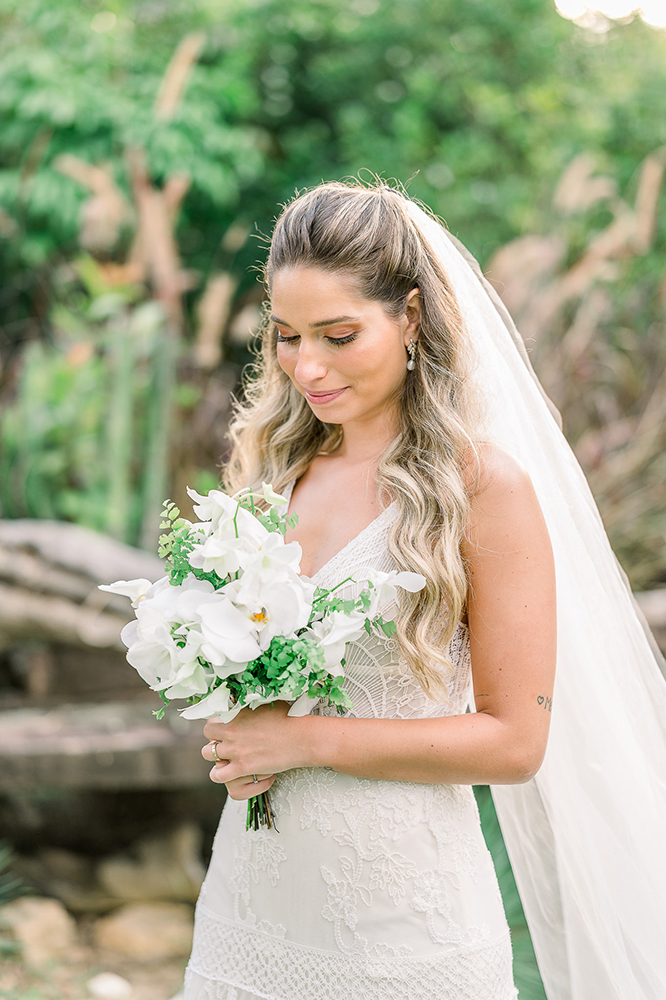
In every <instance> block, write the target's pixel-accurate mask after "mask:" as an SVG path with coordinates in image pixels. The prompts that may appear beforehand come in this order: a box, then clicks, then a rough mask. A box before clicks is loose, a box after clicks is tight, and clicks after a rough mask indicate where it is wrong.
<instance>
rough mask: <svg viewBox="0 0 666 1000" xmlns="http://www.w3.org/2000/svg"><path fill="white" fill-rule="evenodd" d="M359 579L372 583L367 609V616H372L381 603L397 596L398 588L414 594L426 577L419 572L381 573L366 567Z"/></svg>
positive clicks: (423, 585)
mask: <svg viewBox="0 0 666 1000" xmlns="http://www.w3.org/2000/svg"><path fill="white" fill-rule="evenodd" d="M359 579H362V580H366V581H367V582H368V583H370V584H372V587H371V588H370V608H369V609H368V611H367V615H368V617H369V618H374V616H375V615H376V614H377V613H378V611H379V609H380V608H381V607H382V605H384V604H387V603H388V602H389V601H394V600H395V599H396V598H397V596H398V588H399V587H400V588H401V589H402V590H408V591H409V592H410V593H412V594H415V593H416V592H417V591H419V590H423V588H424V587H425V585H426V578H425V577H424V576H421V574H420V573H410V572H408V571H406V570H402V571H398V570H393V571H392V572H390V573H383V572H381V571H380V570H377V569H366V570H364V571H363V574H362V576H361V575H360V574H359Z"/></svg>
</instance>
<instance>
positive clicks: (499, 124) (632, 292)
mask: <svg viewBox="0 0 666 1000" xmlns="http://www.w3.org/2000/svg"><path fill="white" fill-rule="evenodd" d="M631 8H632V2H631V0H629V2H624V0H598V2H597V3H592V0H591V2H590V6H589V7H587V6H586V5H585V4H583V3H581V2H579V0H559V10H558V8H557V7H556V6H555V3H554V2H553V0H466V2H465V3H459V2H454V0H382V2H381V3H380V2H379V0H235V2H233V3H232V2H230V0H188V2H182V0H134V2H130V0H113V2H107V0H0V275H1V278H0V841H1V846H0V868H1V869H2V872H3V873H2V874H0V904H2V905H0V957H2V956H4V959H5V961H4V964H3V966H2V971H0V996H2V997H6V998H8V1000H19V998H21V1000H23V998H26V997H30V998H34V1000H60V998H63V1000H78V998H82V1000H87V998H92V997H98V998H100V1000H104V998H105V997H106V998H107V1000H114V998H115V1000H123V998H125V1000H131V998H135V1000H169V998H170V997H172V996H174V995H176V994H177V992H178V989H179V985H180V982H181V979H182V968H183V965H184V956H185V955H186V953H187V948H188V934H189V933H190V928H191V906H192V902H193V900H194V899H195V898H196V893H197V889H198V885H199V883H200V879H201V875H202V871H203V867H202V866H203V865H204V864H205V861H206V859H207V855H208V852H209V850H210V844H211V840H212V835H213V833H214V829H215V825H216V822H217V819H218V817H219V812H220V808H221V804H222V798H221V793H220V789H218V788H217V787H214V788H212V787H209V786H210V782H208V779H207V768H206V766H205V764H204V763H203V762H202V761H201V760H200V758H199V747H200V745H201V736H200V727H198V726H194V727H193V726H191V725H183V724H182V722H180V721H179V720H178V719H177V718H175V719H170V720H169V719H165V720H164V721H163V722H161V723H157V722H155V721H154V720H153V719H152V716H151V709H152V708H153V707H154V705H153V702H152V700H151V696H150V694H149V693H147V692H146V691H144V690H143V685H142V683H141V682H140V681H138V679H137V678H136V676H135V675H134V673H133V671H132V670H131V668H129V667H128V666H127V665H126V664H125V663H124V660H123V655H122V646H121V644H120V642H119V638H118V632H119V627H120V625H121V624H122V623H123V622H124V621H125V620H126V619H127V618H128V617H129V607H128V604H127V602H124V600H123V599H120V598H118V599H116V598H111V597H109V596H108V595H104V596H103V595H101V594H100V592H99V591H97V589H96V586H97V584H98V583H100V582H108V581H109V580H113V579H118V578H122V577H125V578H131V577H136V576H150V575H151V574H153V575H157V574H158V573H159V565H158V564H157V563H156V557H155V556H154V555H153V554H152V553H154V551H155V543H156V537H157V533H158V520H159V510H160V507H161V503H162V500H163V499H164V498H165V497H167V496H169V497H171V498H173V499H174V500H175V501H176V502H177V503H178V504H179V505H180V506H181V507H182V509H183V511H184V512H187V511H188V501H187V497H186V494H185V486H186V485H190V486H193V487H195V488H196V489H198V490H207V489H210V488H211V487H213V486H215V485H216V484H217V481H218V466H219V464H220V462H221V460H222V459H223V457H224V453H225V448H226V441H225V432H226V426H227V422H228V416H229V412H230V403H231V397H232V395H233V394H234V393H238V392H239V391H240V385H241V378H242V372H243V368H244V366H245V365H247V364H248V362H250V361H251V357H252V353H251V352H252V343H253V336H254V333H255V331H256V329H257V325H258V322H259V318H260V311H261V305H262V289H261V285H260V283H259V280H258V270H257V265H258V263H260V262H261V260H262V259H263V256H264V253H265V246H266V237H267V235H269V234H270V231H271V227H272V221H273V219H274V217H275V215H276V213H277V211H278V210H279V206H280V204H281V203H283V202H285V201H286V200H288V199H289V198H290V197H292V196H293V194H294V193H295V191H296V190H302V189H303V188H306V187H307V186H309V185H312V184H315V183H317V182H319V181H321V180H329V179H337V178H341V177H345V176H358V175H360V176H362V177H367V178H369V177H371V176H372V175H373V174H376V175H379V176H381V177H384V178H386V179H392V178H395V179H397V180H398V181H399V182H401V183H403V184H405V185H406V186H407V188H408V191H409V193H410V194H411V195H412V196H414V197H417V198H420V199H422V200H423V201H425V202H427V203H428V204H429V205H431V206H432V208H433V209H434V210H435V211H436V212H437V213H438V214H439V215H440V216H441V217H442V218H443V219H444V220H445V221H446V223H447V224H448V226H449V227H450V229H451V230H452V232H453V233H455V234H456V235H457V236H459V238H460V239H462V240H463V242H465V243H466V244H467V246H468V247H469V248H470V250H471V251H472V252H473V253H474V254H475V255H476V256H477V257H478V259H479V261H480V262H481V264H482V266H483V268H484V270H485V271H486V273H487V274H488V276H489V278H490V279H491V280H492V281H493V282H494V284H495V286H496V288H497V289H498V291H499V293H500V294H501V295H502V297H503V298H504V300H505V302H506V304H507V305H508V307H509V309H510V310H511V312H512V314H513V315H514V318H515V319H516V321H517V323H518V325H519V328H520V329H521V332H522V334H523V336H524V338H525V340H526V344H527V347H528V350H529V351H530V355H531V358H532V361H533V364H534V366H535V368H536V370H537V372H538V374H539V376H540V378H541V380H542V382H543V383H544V386H545V388H546V390H547V392H548V393H549V394H550V395H551V397H552V398H553V400H554V401H555V403H556V405H557V406H558V407H559V408H560V410H561V412H562V416H563V421H564V429H565V433H566V434H567V437H568V439H569V441H570V443H571V444H572V446H573V448H574V450H575V452H576V454H577V456H578V458H579V460H580V462H581V464H582V465H583V468H584V469H585V472H586V474H587V476H588V478H589V481H590V483H591V486H592V489H593V491H594V493H595V496H596V498H597V501H598V503H599V507H600V510H601V513H602V516H603V518H604V521H605V524H606V527H607V529H608V532H609V534H610V537H611V541H612V543H613V546H614V548H615V550H616V552H617V553H618V556H619V558H620V561H621V562H622V565H623V566H624V569H625V570H626V572H627V574H628V577H629V579H630V582H631V584H632V586H633V588H634V590H635V591H637V592H638V593H639V597H640V601H641V603H642V606H643V608H644V610H645V613H646V615H647V617H648V619H649V621H650V622H651V624H652V625H653V628H654V630H655V634H656V636H657V639H658V641H660V642H661V643H662V645H666V600H665V598H666V420H665V417H666V336H665V335H666V204H665V199H664V198H663V197H662V187H663V175H664V169H665V167H666V0H649V2H648V0H646V3H645V4H644V6H643V9H642V13H641V12H639V11H632V9H631ZM478 798H479V804H480V808H481V812H482V817H483V822H484V830H485V832H486V836H487V839H488V841H489V843H490V845H491V848H492V850H493V853H494V855H495V859H496V864H497V866H498V870H499V874H500V879H501V883H502V889H503V893H504V897H505V902H506V905H507V910H508V913H509V917H510V922H511V924H512V927H513V931H514V944H515V950H516V976H517V982H518V985H519V986H520V996H521V1000H541V998H542V997H543V996H544V994H543V988H542V986H541V984H540V979H539V975H538V970H537V968H536V965H535V962H534V957H533V953H532V950H531V944H530V941H529V934H528V932H527V929H526V927H525V923H524V918H523V916H522V911H521V909H520V903H519V900H518V897H517V894H516V892H515V886H514V885H513V882H512V878H511V872H510V866H509V864H508V861H507V859H506V855H505V853H504V850H503V844H502V840H501V835H500V833H499V829H498V827H497V823H496V819H495V816H494V812H493V810H492V803H491V800H490V797H489V794H488V792H487V790H486V789H478ZM100 976H101V978H100ZM105 976H106V978H104V977H105ZM114 976H115V977H116V978H115V979H114V978H113V977H114ZM114 990H115V993H114ZM123 991H124V992H123Z"/></svg>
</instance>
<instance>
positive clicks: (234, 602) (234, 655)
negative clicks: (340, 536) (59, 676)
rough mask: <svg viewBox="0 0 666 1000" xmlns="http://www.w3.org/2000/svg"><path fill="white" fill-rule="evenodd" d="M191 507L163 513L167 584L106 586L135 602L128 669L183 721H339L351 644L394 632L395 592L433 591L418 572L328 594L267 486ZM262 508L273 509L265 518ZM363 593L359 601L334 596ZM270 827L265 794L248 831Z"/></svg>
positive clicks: (362, 576) (251, 804)
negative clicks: (280, 704) (334, 717)
mask: <svg viewBox="0 0 666 1000" xmlns="http://www.w3.org/2000/svg"><path fill="white" fill-rule="evenodd" d="M188 493H189V495H190V497H191V498H192V499H193V500H194V501H195V506H194V513H195V515H196V516H197V517H198V518H199V520H198V521H196V522H194V523H193V522H191V521H188V520H186V519H185V518H183V517H181V516H180V511H179V510H178V508H177V507H176V506H175V504H173V503H172V502H171V501H166V502H165V504H164V508H163V520H162V523H161V528H162V529H165V530H164V534H162V535H161V536H160V540H159V543H160V544H159V555H160V556H161V557H162V558H164V559H165V560H166V575H165V576H164V577H162V578H161V579H160V580H157V582H155V583H150V581H149V580H129V581H127V580H120V581H118V582H117V583H113V584H110V585H108V586H102V587H100V590H106V591H109V592H111V593H115V594H123V595H125V596H127V597H129V598H130V600H131V601H132V607H133V608H134V612H135V616H136V619H135V621H132V622H130V623H129V624H128V625H126V626H125V627H124V629H123V630H122V633H121V638H122V640H123V642H124V643H125V645H126V646H127V659H128V661H129V663H130V664H131V665H132V666H133V667H134V668H135V669H136V670H137V671H138V673H139V674H140V676H141V677H142V678H143V680H144V681H145V682H146V683H147V684H148V685H149V686H150V688H152V690H153V691H156V692H157V693H158V694H159V695H160V697H161V698H162V700H163V701H164V703H165V704H164V705H163V706H162V708H161V709H160V710H159V711H158V712H155V713H154V714H155V715H156V716H157V717H158V718H162V716H163V715H164V711H165V707H166V705H168V704H169V703H170V702H171V701H178V700H185V701H186V702H187V705H186V707H184V708H183V709H181V715H183V716H184V717H185V718H186V719H208V718H211V717H217V718H218V719H219V720H220V721H221V722H230V721H231V720H232V719H233V718H235V716H236V715H237V714H238V712H240V711H241V709H242V708H250V709H254V708H257V706H259V705H264V704H269V703H271V702H274V701H278V700H280V701H288V702H292V704H291V707H290V709H289V715H291V716H299V715H306V714H308V713H309V712H310V711H311V710H312V708H313V707H314V706H315V705H316V704H317V703H318V702H319V701H320V700H322V699H323V700H324V701H325V702H326V703H327V704H328V705H332V706H334V707H335V708H336V709H337V710H338V711H339V712H344V711H345V710H346V709H349V708H351V707H352V705H351V702H350V700H349V697H348V695H347V694H346V692H345V690H344V662H345V661H344V652H345V645H346V643H347V642H349V641H350V640H352V639H355V638H358V637H359V636H361V635H362V634H363V632H364V631H365V632H368V633H370V634H372V633H373V631H379V632H380V633H383V634H385V635H387V636H390V635H393V634H394V633H395V623H394V622H392V621H385V620H384V619H383V618H382V616H381V614H380V613H379V607H380V605H381V604H382V603H383V602H385V601H387V600H389V599H391V598H393V597H395V595H396V593H397V591H396V588H397V587H402V588H404V589H406V590H410V591H412V592H416V591H418V590H421V589H422V587H424V586H425V578H424V577H422V576H420V575H419V574H417V573H407V572H393V573H381V572H378V571H375V570H371V569H367V570H364V571H362V572H361V573H359V574H355V576H354V577H347V578H345V579H344V580H341V581H340V582H339V583H337V584H336V585H335V586H334V587H332V588H330V589H326V588H322V587H317V586H315V584H314V583H313V582H312V581H311V580H310V579H308V577H306V576H302V575H301V573H300V569H299V563H300V560H301V554H302V553H301V547H300V545H299V544H298V542H286V541H285V537H284V536H285V533H286V530H287V527H294V526H295V524H296V523H297V520H298V518H297V516H296V515H295V514H294V515H292V516H291V517H288V516H287V500H286V499H285V498H284V497H283V496H280V495H279V494H277V493H275V492H274V491H273V488H272V486H271V485H270V484H267V483H264V484H263V485H262V490H261V492H260V493H259V492H253V491H252V490H249V489H246V490H241V491H240V492H239V493H237V494H235V495H234V496H228V495H227V494H226V493H223V492H222V491H221V490H211V491H210V492H209V493H208V495H207V496H201V495H200V494H198V493H196V492H195V491H194V490H190V489H188ZM258 502H260V503H261V504H262V506H263V508H265V509H260V508H259V507H257V503H258ZM353 582H356V583H364V584H365V586H363V588H362V589H361V590H360V592H359V593H358V596H356V597H354V598H345V597H343V596H341V595H340V594H339V593H338V592H339V591H340V589H341V588H342V587H343V586H344V585H345V584H349V583H353ZM260 825H264V826H269V827H270V826H272V825H273V819H272V813H271V809H270V801H269V798H268V794H267V793H266V792H264V793H263V794H262V795H258V796H254V798H251V799H250V800H249V801H248V817H247V827H248V828H249V827H250V826H251V827H252V828H253V829H255V830H256V829H258V828H259V826H260Z"/></svg>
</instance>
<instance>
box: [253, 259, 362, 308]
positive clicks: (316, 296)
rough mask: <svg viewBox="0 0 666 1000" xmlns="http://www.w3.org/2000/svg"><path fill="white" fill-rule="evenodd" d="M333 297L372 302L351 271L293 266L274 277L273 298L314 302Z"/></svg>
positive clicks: (282, 269)
mask: <svg viewBox="0 0 666 1000" xmlns="http://www.w3.org/2000/svg"><path fill="white" fill-rule="evenodd" d="M331 298H336V299H348V300H349V301H354V302H355V303H356V304H361V303H363V302H369V301H370V300H369V299H366V298H365V297H364V296H363V295H362V293H361V290H360V287H359V283H358V281H357V279H356V278H355V277H354V275H352V274H348V273H344V272H340V271H328V270H325V269H324V268H321V267H305V266H294V267H284V268H281V269H280V270H279V271H277V272H276V274H275V275H274V276H273V283H272V287H271V300H272V302H273V303H275V302H276V300H281V301H285V302H286V301H303V300H304V299H309V300H312V301H316V300H321V299H326V300H327V301H330V299H331Z"/></svg>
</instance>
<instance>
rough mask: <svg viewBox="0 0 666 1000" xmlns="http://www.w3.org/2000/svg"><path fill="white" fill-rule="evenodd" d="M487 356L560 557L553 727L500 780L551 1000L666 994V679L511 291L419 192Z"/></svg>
mask: <svg viewBox="0 0 666 1000" xmlns="http://www.w3.org/2000/svg"><path fill="white" fill-rule="evenodd" d="M409 212H410V215H411V217H412V220H413V222H414V225H415V226H416V227H417V229H418V230H419V231H420V233H421V235H422V237H423V240H424V242H425V243H426V244H428V245H429V246H430V248H431V250H432V252H433V255H434V256H435V257H436V258H437V259H438V260H439V261H440V264H441V266H442V268H443V270H444V272H445V273H446V274H447V276H448V278H449V281H450V283H451V286H452V288H453V291H454V293H455V295H456V297H457V300H458V304H459V306H460V311H461V314H462V317H463V321H464V324H465V327H466V330H467V333H468V336H469V337H470V339H471V341H472V345H473V348H474V353H475V355H476V367H475V375H474V377H475V379H476V380H478V384H479V385H480V387H481V389H482V392H483V397H484V400H485V403H486V415H487V426H486V427H485V428H484V434H485V436H486V437H487V438H488V439H489V440H492V441H494V442H495V443H497V444H498V445H499V446H500V447H502V448H504V449H505V450H506V451H507V452H509V453H510V454H512V455H513V456H514V457H515V458H516V459H517V460H518V461H519V462H521V464H522V465H523V466H524V468H525V469H526V470H527V472H528V473H529V475H530V477H531V479H532V482H533V484H534V487H535V489H536V493H537V496H538V498H539V502H540V504H541V507H542V510H543V513H544V515H545V518H546V523H547V525H548V530H549V532H550V537H551V541H552V545H553V550H554V555H555V566H556V575H557V601H558V660H557V677H556V682H555V692H554V695H553V705H552V722H551V732H550V739H549V744H548V749H547V751H546V757H545V760H544V763H543V765H542V767H541V769H540V771H539V772H538V774H537V775H536V777H535V778H533V779H532V780H531V781H529V782H528V783H527V784H523V785H513V786H511V785H503V786H498V787H494V788H493V789H492V792H493V798H494V801H495V806H496V809H497V813H498V816H499V820H500V825H501V827H502V832H503V835H504V840H505V842H506V846H507V851H508V854H509V858H510V860H511V864H512V867H513V871H514V874H515V878H516V882H517V885H518V890H519V892H520V896H521V899H522V901H523V906H524V909H525V914H526V917H527V921H528V924H529V928H530V932H531V934H532V940H533V942H534V948H535V952H536V956H537V960H538V963H539V967H540V970H541V974H542V977H543V981H544V985H545V988H546V993H547V996H548V1000H663V998H664V996H666V682H665V681H664V677H663V675H662V672H661V670H660V666H659V664H658V658H659V656H660V654H659V653H658V651H657V649H656V646H655V645H654V642H653V641H651V637H650V636H649V634H648V633H647V632H646V629H645V627H644V624H643V621H642V617H641V615H640V612H639V611H638V609H637V607H636V604H635V601H634V599H633V597H632V594H631V591H630V589H629V586H628V583H627V581H626V578H625V576H624V574H623V572H622V570H621V569H620V567H619V565H618V564H617V561H616V559H615V556H614V555H613V552H612V550H611V548H610V545H609V542H608V539H607V537H606V533H605V531H604V528H603V524H602V522H601V519H600V516H599V513H598V511H597V508H596V505H595V503H594V500H593V498H592V495H591V493H590V490H589V487H588V485H587V482H586V481H585V477H584V476H583V473H582V471H581V469H580V467H579V465H578V463H577V461H576V459H575V457H574V455H573V452H572V451H571V449H570V448H569V446H568V444H567V442H566V440H565V438H564V436H563V434H562V432H561V430H560V427H559V423H558V420H557V415H556V411H554V408H553V407H552V406H551V404H550V403H549V401H548V400H547V398H546V397H545V394H544V392H543V390H542V388H541V386H540V384H539V382H538V380H537V379H536V376H535V375H534V372H533V371H532V368H531V366H530V364H529V360H528V358H527V354H526V352H525V349H524V347H523V343H522V340H521V338H520V336H519V334H518V333H517V331H516V329H515V327H514V325H513V323H512V321H511V319H510V317H509V315H508V313H507V312H506V310H505V308H504V306H503V305H502V303H501V301H500V299H499V298H498V296H497V295H496V293H495V292H494V290H493V289H492V287H491V286H490V285H489V284H488V282H486V281H485V279H484V278H483V275H482V273H481V271H480V269H479V267H478V265H477V263H476V261H475V260H474V259H473V258H472V257H471V256H470V255H469V254H468V253H467V251H466V250H465V249H464V247H462V246H460V245H459V244H458V243H457V241H456V240H454V238H453V237H452V236H450V234H449V233H448V232H447V231H446V230H445V229H444V228H443V227H442V226H441V225H440V224H439V223H438V222H436V221H435V220H433V219H432V218H430V216H429V215H427V214H426V213H425V212H424V211H422V209H421V208H419V207H418V205H416V204H415V203H414V202H411V201H410V202H409Z"/></svg>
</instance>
